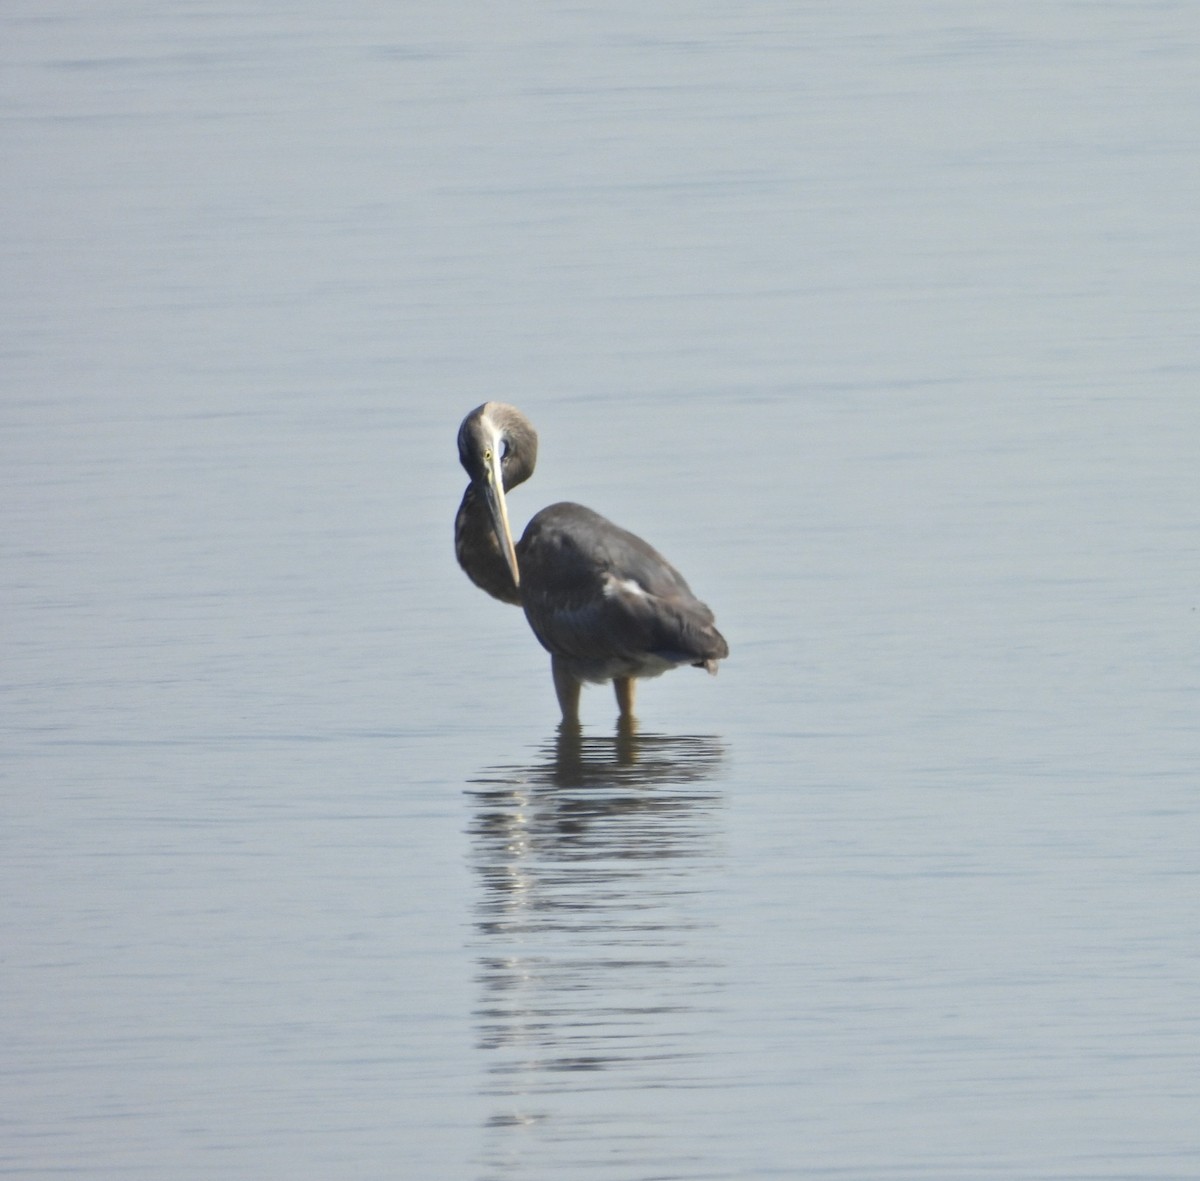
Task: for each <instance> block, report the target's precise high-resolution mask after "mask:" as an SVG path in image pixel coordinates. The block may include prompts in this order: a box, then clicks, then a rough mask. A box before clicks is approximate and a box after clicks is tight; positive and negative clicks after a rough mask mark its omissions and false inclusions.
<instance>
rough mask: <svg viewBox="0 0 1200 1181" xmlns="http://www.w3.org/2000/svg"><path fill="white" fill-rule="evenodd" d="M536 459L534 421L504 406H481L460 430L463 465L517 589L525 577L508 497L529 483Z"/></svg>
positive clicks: (468, 417)
mask: <svg viewBox="0 0 1200 1181" xmlns="http://www.w3.org/2000/svg"><path fill="white" fill-rule="evenodd" d="M536 455H537V434H536V433H535V432H534V430H533V427H532V426H531V425H530V424H529V420H528V419H527V418H526V417H525V416H524V415H523V414H522V413H521V412H520V411H519V410H517V409H516V407H514V406H507V405H505V404H504V403H503V402H485V403H484V404H483V405H482V406H477V407H476V408H475V409H474V410H472V411H471V413H470V414H468V415H467V417H466V418H464V419H463V421H462V426H460V427H459V429H458V458H459V462H460V463H461V464H462V465H463V467H464V468H465V469H466V471H467V475H468V476H470V477H471V483H472V485H474V487H475V488H476V489H477V490H478V492H479V494H480V495H481V496H482V497H483V499H484V503H485V504H486V505H487V507H488V514H489V515H490V517H491V520H492V528H493V530H494V532H495V535H496V544H497V545H498V546H499V547H500V551H501V553H503V554H504V560H505V562H506V563H507V564H508V568H509V571H510V572H511V573H512V576H513V582H514V583H515V584H516V585H517V586H520V585H521V574H520V570H519V569H518V567H517V551H516V546H515V545H514V544H513V538H512V529H511V527H510V526H509V523H508V504H507V501H506V500H505V496H504V493H505V489H507V488H512V487H513V486H514V485H516V484H519V483H521V481H522V480H525V479H527V478H528V476H529V474H530V472H532V471H533V462H534V458H535V457H536Z"/></svg>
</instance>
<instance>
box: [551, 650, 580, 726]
mask: <svg viewBox="0 0 1200 1181" xmlns="http://www.w3.org/2000/svg"><path fill="white" fill-rule="evenodd" d="M550 672H551V675H552V676H553V677H554V692H555V693H557V694H558V707H559V709H561V710H562V720H563V721H564V722H566V723H568V724H570V725H575V726H577V725H578V724H579V690H580V689H581V688H583V686H582V685H581V684H580V682H579V681H578V680H576V679H575V677H573V676H572V675H571V674H570V673H569V672H568V671H567V667H566V665H565V664H563V662H562V661H561V660H559V658H558V657H557V656H551V657H550Z"/></svg>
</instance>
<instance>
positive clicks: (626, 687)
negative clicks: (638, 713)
mask: <svg viewBox="0 0 1200 1181" xmlns="http://www.w3.org/2000/svg"><path fill="white" fill-rule="evenodd" d="M613 688H614V689H615V690H616V691H617V709H618V710H620V713H621V717H622V719H628V720H629V721H633V694H634V690H635V689H636V688H637V681H635V680H634V679H633V677H615V678H614V679H613Z"/></svg>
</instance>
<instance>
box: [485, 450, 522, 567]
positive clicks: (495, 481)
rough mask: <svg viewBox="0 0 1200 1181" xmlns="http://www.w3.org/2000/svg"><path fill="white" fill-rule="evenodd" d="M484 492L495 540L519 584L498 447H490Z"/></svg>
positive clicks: (515, 553) (515, 551)
mask: <svg viewBox="0 0 1200 1181" xmlns="http://www.w3.org/2000/svg"><path fill="white" fill-rule="evenodd" d="M484 494H485V496H486V498H487V506H488V512H490V513H491V514H492V528H493V529H495V531H496V540H497V541H498V542H499V543H500V549H501V551H502V552H503V553H504V560H505V561H506V562H507V563H508V568H509V570H510V571H511V572H512V576H513V583H514V585H516V586H518V587H519V586H520V585H521V572H520V570H519V569H518V568H517V549H516V546H514V545H513V539H512V529H511V528H510V527H509V524H508V504H507V502H506V501H505V499H504V476H503V474H502V472H501V471H500V448H499V446H495V447H493V448H492V458H491V462H490V463H489V464H488V468H487V481H486V483H485V484H484Z"/></svg>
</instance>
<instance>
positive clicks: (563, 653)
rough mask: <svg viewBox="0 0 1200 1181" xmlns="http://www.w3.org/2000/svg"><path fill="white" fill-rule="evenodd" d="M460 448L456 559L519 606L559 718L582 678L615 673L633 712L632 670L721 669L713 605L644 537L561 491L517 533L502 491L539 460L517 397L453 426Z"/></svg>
mask: <svg viewBox="0 0 1200 1181" xmlns="http://www.w3.org/2000/svg"><path fill="white" fill-rule="evenodd" d="M458 457H459V459H460V460H461V461H462V465H463V467H464V468H466V469H467V475H469V476H470V477H471V482H470V484H468V485H467V491H466V493H465V494H464V496H463V498H462V504H461V505H459V509H458V516H457V517H456V518H455V522H454V549H455V553H456V554H457V555H458V563H459V565H460V566H462V568H463V569H464V570H465V571H466V573H467V577H469V578H470V579H471V581H472V582H473V583H475V585H476V586H478V587H481V588H482V589H483V590H485V591H487V593H488V594H489V595H492V596H493V597H494V598H497V599H501V600H503V601H504V602H506V603H515V604H517V605H519V606H521V607H523V608H524V609H525V618H526V619H528V620H529V626H530V627H531V628H533V634H534V635H535V636H537V638H538V640H539V641H540V642H541V645H542V647H543V648H545V649H546V651H547V652H549V653H550V670H551V673H552V674H553V676H554V689H555V692H556V693H557V694H558V704H559V705H560V706H561V708H562V716H563V722H564V724H567V725H576V724H578V721H579V690H580V687H581V686H582V684H583V682H584V681H612V682H613V683H614V687H615V689H616V693H617V706H618V708H619V710H620V716H621V720H622V721H624V722H630V721H632V719H633V691H634V679H635V678H636V677H656V676H659V675H660V674H661V673H664V672H666V671H667V670H668V669H671V668H675V667H676V666H677V665H681V664H691V665H695V666H696V667H697V668H704V669H707V670H708V671H709V672H710V673H715V672H716V671H717V661H718V660H721V659H722V658H723V657H725V656H728V655H729V645H728V644H726V643H725V639H724V637H723V636H722V635H721V633H720V632H719V631H717V629H716V627H715V626H714V621H713V613H712V612H711V611H710V610H709V609H708V608H707V607H706V606H705V605H704V604H703V603H702V602H700V600H699V599H697V598H696V596H695V595H693V594H692V592H691V590H690V589H689V588H688V584H687V583H686V582H685V581H684V579H683V575H681V574H680V573H679V571H678V570H676V569H675V567H674V566H672V565H671V563H670V562H668V561H667V560H666V558H664V557H663V556H662V554H660V553H659V552H658V551H657V550H655V549H654V548H653V547H651V546H649V545H647V544H646V542H644V541H643V540H642V539H641V538H640V537H635V536H634V535H633V534H632V533H627V532H626V531H625V530H624V529H620V528H618V527H617V526H616V525H614V524H613V523H612V522H611V521H607V520H605V519H604V518H603V517H602V516H600V514H599V513H594V512H592V510H591V509H589V508H584V507H583V505H581V504H570V503H567V502H564V503H561V504H552V505H550V506H549V507H548V508H544V509H542V511H541V512H540V513H538V514H537V515H536V516H535V517H534V518H533V520H531V521H530V522H529V524H528V526H527V527H526V529H525V533H524V536H522V538H521V540H520V541H518V542H517V543H516V544H515V545H514V544H513V538H512V530H511V528H510V527H509V523H508V506H507V504H506V502H505V496H504V494H505V492H507V491H510V490H511V489H513V488H515V487H516V486H517V485H518V484H521V483H523V482H524V481H525V480H528V479H529V477H530V476H531V475H532V474H533V468H534V463H535V462H536V460H537V432H536V431H535V430H534V429H533V424H532V423H530V421H529V419H527V418H526V417H525V415H523V414H522V413H521V412H520V411H519V410H518V409H517V408H516V407H515V406H508V405H505V404H504V403H503V402H485V403H484V404H483V405H482V406H479V407H476V409H474V410H472V411H471V413H470V414H468V415H467V417H466V418H464V419H463V422H462V426H461V427H459V430H458Z"/></svg>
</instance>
